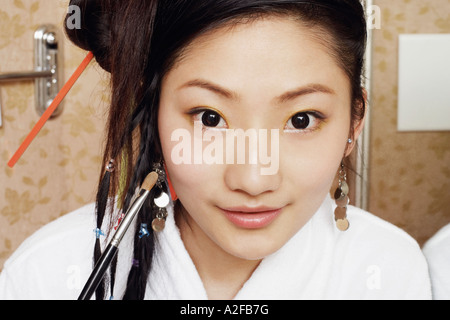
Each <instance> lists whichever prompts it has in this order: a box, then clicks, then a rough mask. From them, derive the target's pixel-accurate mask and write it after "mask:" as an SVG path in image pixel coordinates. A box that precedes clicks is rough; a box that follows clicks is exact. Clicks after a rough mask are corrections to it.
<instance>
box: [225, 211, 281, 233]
mask: <svg viewBox="0 0 450 320" xmlns="http://www.w3.org/2000/svg"><path fill="white" fill-rule="evenodd" d="M221 210H222V212H223V213H224V214H225V217H227V219H228V220H229V221H230V222H231V223H233V224H234V225H235V226H237V227H240V228H244V229H261V228H264V227H267V226H268V225H270V224H271V223H272V222H273V221H274V220H275V219H276V218H277V217H278V216H279V215H280V214H281V212H282V211H283V208H269V207H255V208H248V207H235V208H226V209H222V208H221Z"/></svg>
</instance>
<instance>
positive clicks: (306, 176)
mask: <svg viewBox="0 0 450 320" xmlns="http://www.w3.org/2000/svg"><path fill="white" fill-rule="evenodd" d="M343 120H345V119H343ZM347 122H348V124H349V123H350V121H349V120H348V121H340V122H339V123H337V122H336V123H335V124H330V125H329V126H328V128H326V129H325V128H324V129H323V130H322V132H318V133H317V135H315V136H314V138H311V139H303V138H301V137H296V136H295V135H292V136H287V137H285V141H284V143H283V145H282V150H281V155H284V156H283V157H281V158H280V166H281V168H280V169H281V170H282V172H283V176H284V178H285V179H286V180H287V181H289V184H290V185H291V187H290V188H291V189H295V191H296V192H297V193H298V194H309V196H313V195H314V194H318V195H319V197H320V196H324V195H325V194H326V193H327V192H329V189H330V187H331V185H332V183H333V181H334V178H335V176H336V173H337V170H338V167H339V165H340V163H341V161H342V159H343V158H344V152H345V148H346V143H347V139H348V130H347V129H346V128H348V127H347V126H345V125H344V124H346V123H347Z"/></svg>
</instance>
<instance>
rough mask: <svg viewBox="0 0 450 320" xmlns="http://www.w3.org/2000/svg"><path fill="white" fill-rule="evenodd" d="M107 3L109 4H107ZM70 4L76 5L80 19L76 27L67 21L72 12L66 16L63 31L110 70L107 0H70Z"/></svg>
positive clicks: (109, 31) (109, 21) (109, 17)
mask: <svg viewBox="0 0 450 320" xmlns="http://www.w3.org/2000/svg"><path fill="white" fill-rule="evenodd" d="M107 4H109V5H107ZM69 5H70V6H76V7H78V8H79V9H80V10H79V11H80V13H81V19H80V20H81V21H80V22H79V25H78V26H77V27H74V26H73V25H72V24H71V23H68V22H69V19H73V17H72V15H73V12H70V11H71V10H69V12H68V14H67V16H66V19H65V21H66V23H65V31H66V34H67V36H68V37H69V39H70V40H71V41H72V42H73V43H74V44H75V45H76V46H78V47H80V48H82V49H84V50H86V51H91V52H92V53H93V54H94V56H95V59H96V60H97V62H98V64H99V65H100V66H101V67H102V68H103V69H105V70H106V71H108V72H111V63H110V48H111V11H110V10H111V9H110V5H111V4H110V1H109V0H71V1H70V4H69Z"/></svg>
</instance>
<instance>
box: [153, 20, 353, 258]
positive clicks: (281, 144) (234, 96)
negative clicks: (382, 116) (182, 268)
mask: <svg viewBox="0 0 450 320" xmlns="http://www.w3.org/2000/svg"><path fill="white" fill-rule="evenodd" d="M350 91H351V90H350V82H349V80H348V79H347V77H346V75H345V73H344V72H343V70H342V69H341V68H340V67H339V66H338V64H337V62H336V61H335V60H334V59H333V57H332V55H331V54H330V52H329V49H327V48H326V47H325V46H324V45H323V44H321V42H320V41H318V40H317V39H315V38H314V36H313V34H312V33H311V31H308V29H307V28H305V27H303V26H302V25H301V24H300V23H299V22H296V21H294V20H291V19H283V18H269V19H264V20H257V21H254V22H251V23H246V24H238V25H235V26H233V27H232V28H230V27H225V28H221V29H218V30H215V31H212V32H210V33H208V34H205V35H202V36H200V37H199V38H197V39H196V40H194V41H193V42H192V43H191V44H190V46H189V47H188V49H187V50H186V52H184V55H183V57H182V58H181V59H179V61H178V62H177V63H176V65H175V66H174V68H173V69H172V70H171V71H170V72H169V73H168V74H167V76H166V77H165V78H164V81H163V85H162V93H161V104H160V113H159V133H160V138H161V144H162V149H163V154H164V159H165V161H166V165H167V170H168V172H169V176H170V179H171V181H172V184H173V187H174V189H175V191H176V193H177V195H178V198H179V200H180V201H181V203H182V205H183V207H184V209H185V213H186V214H185V215H183V216H184V219H186V220H187V221H186V222H187V223H183V224H179V225H180V229H181V233H182V235H183V233H185V232H190V233H192V234H193V235H194V236H195V238H196V239H201V241H203V242H202V243H203V244H204V245H207V244H212V245H213V246H215V247H217V248H218V249H220V250H223V251H225V252H226V253H228V254H231V255H233V256H235V257H239V258H242V259H246V260H258V259H261V258H264V257H265V256H267V255H269V254H271V253H274V252H275V251H277V250H278V249H280V248H281V247H282V246H283V245H284V244H285V243H286V242H287V241H288V240H289V239H290V238H291V237H292V236H293V235H294V234H295V233H297V232H298V231H299V230H300V229H301V228H302V227H303V226H304V225H305V224H306V223H307V222H308V220H310V218H311V217H312V216H313V214H314V213H315V212H316V211H317V210H318V208H319V207H320V206H321V204H322V203H323V201H324V199H325V198H326V196H327V195H328V193H329V191H330V188H331V185H332V183H333V180H334V178H335V176H336V173H337V170H338V168H339V165H340V163H341V160H342V159H343V157H344V153H345V152H346V150H347V143H348V142H347V141H348V138H349V132H350V122H351V121H350V105H351V94H350ZM238 129H241V130H238ZM245 134H246V135H247V138H245ZM243 137H244V138H243ZM243 141H244V142H245V143H242V142H243ZM347 151H349V150H347ZM177 219H178V217H177ZM330 219H332V217H330ZM206 242H208V243H206Z"/></svg>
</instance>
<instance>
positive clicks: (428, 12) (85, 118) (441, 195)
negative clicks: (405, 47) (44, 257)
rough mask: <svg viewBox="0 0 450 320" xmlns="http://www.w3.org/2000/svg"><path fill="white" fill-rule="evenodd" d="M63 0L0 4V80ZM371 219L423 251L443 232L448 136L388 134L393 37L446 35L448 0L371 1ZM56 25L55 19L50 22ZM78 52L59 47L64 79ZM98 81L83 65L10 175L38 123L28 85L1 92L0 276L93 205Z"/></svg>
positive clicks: (447, 217)
mask: <svg viewBox="0 0 450 320" xmlns="http://www.w3.org/2000/svg"><path fill="white" fill-rule="evenodd" d="M67 2H68V1H67V0H61V1H56V0H52V1H38V0H2V5H1V6H0V30H2V31H3V32H2V33H1V34H0V72H8V71H17V70H25V69H30V70H31V69H32V68H33V63H32V61H33V57H32V56H33V38H32V35H33V33H34V30H35V29H36V28H37V27H38V26H39V25H41V24H46V23H54V24H57V25H61V24H62V21H63V17H64V15H65V11H66V8H67ZM374 4H375V5H378V6H379V7H380V8H381V13H382V25H381V29H380V30H374V57H373V58H374V73H373V78H372V81H373V92H372V97H373V101H372V105H371V109H372V125H371V143H372V149H371V152H370V156H371V160H370V164H369V169H370V177H369V179H370V180H369V183H370V202H369V203H370V211H372V212H373V213H375V214H377V215H379V216H381V217H383V218H385V219H386V220H389V221H391V222H393V223H395V224H396V225H398V226H400V227H402V228H404V229H405V230H406V231H408V232H409V233H410V234H412V235H413V236H414V237H415V238H416V239H417V240H419V242H421V243H423V241H425V240H426V239H428V238H429V237H430V236H431V235H432V234H434V232H436V231H437V230H438V229H439V228H440V227H442V226H443V225H444V224H446V223H449V222H450V197H449V196H448V190H449V189H450V133H448V132H444V133H397V132H396V116H397V112H396V108H397V72H396V70H397V66H398V62H397V48H398V40H397V39H398V34H400V33H450V0H396V1H391V0H374ZM55 17H56V18H55ZM84 56H85V52H83V51H81V50H78V49H76V48H74V47H73V46H71V45H70V44H69V43H68V41H65V45H64V70H65V78H66V79H68V77H69V76H70V75H71V74H72V72H73V71H74V70H75V68H76V67H77V66H78V64H79V63H80V62H81V61H82V59H83V58H84ZM107 83H108V78H107V75H106V74H105V73H104V72H102V71H101V69H100V68H99V67H98V66H96V65H95V64H91V65H90V67H89V68H88V70H87V71H86V72H85V73H84V74H83V75H82V78H81V81H79V82H78V83H77V84H76V85H75V87H74V88H73V89H72V91H71V92H70V94H69V95H68V96H67V98H66V100H65V101H64V107H65V109H64V112H63V114H62V115H61V116H60V117H58V118H57V119H54V120H51V121H50V122H49V123H47V125H46V126H45V128H44V129H43V130H42V131H41V132H40V134H39V135H38V137H37V139H36V140H35V141H34V143H33V144H32V145H31V146H30V148H29V149H28V150H27V152H26V153H25V154H24V156H23V158H22V160H20V161H19V163H18V165H17V166H16V167H15V168H14V169H9V168H8V167H7V165H6V163H7V161H8V160H9V158H10V157H11V156H12V154H13V153H14V152H15V151H16V149H17V147H18V146H19V145H20V143H21V141H22V140H23V139H24V138H25V136H26V135H27V134H28V132H29V130H30V129H31V128H32V126H33V125H34V124H35V123H36V121H37V120H38V116H37V114H36V113H35V111H34V85H33V83H32V82H20V83H10V84H3V85H0V96H1V103H2V105H3V122H4V124H3V128H0V270H1V268H2V266H3V263H4V261H5V260H6V259H7V258H8V257H9V256H10V255H11V253H12V252H13V251H14V250H15V249H16V248H17V247H18V246H19V245H20V243H21V242H22V241H23V240H24V239H26V238H27V237H28V236H30V235H31V234H32V233H33V232H35V231H36V230H37V229H39V228H40V227H41V226H43V225H45V224H46V223H48V222H50V221H52V220H54V219H56V218H57V217H59V216H61V215H63V214H65V213H67V212H70V211H72V210H74V209H76V208H78V207H80V206H81V205H83V204H86V203H88V202H92V201H93V199H94V193H95V189H96V185H97V178H98V171H99V168H100V161H101V159H100V154H101V146H102V138H103V136H102V132H103V122H104V112H105V107H106V105H107V101H108V96H107V94H106V93H105V92H106V91H107V90H105V89H106V88H107Z"/></svg>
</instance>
